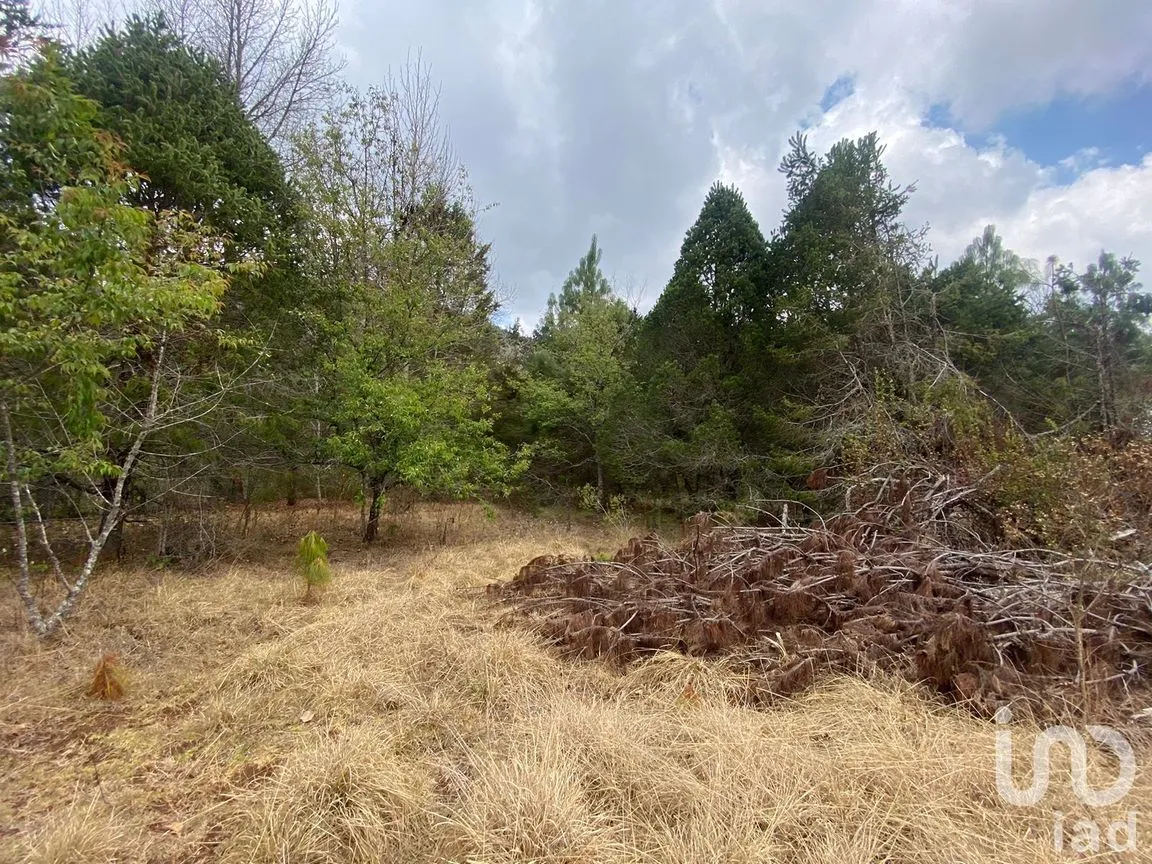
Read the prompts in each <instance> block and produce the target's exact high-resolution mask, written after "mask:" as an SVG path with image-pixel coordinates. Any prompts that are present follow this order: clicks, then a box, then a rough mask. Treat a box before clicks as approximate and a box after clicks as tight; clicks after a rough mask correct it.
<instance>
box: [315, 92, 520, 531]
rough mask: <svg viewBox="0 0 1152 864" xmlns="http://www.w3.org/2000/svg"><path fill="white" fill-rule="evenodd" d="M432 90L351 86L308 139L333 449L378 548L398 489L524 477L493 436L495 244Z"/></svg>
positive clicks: (446, 488) (327, 450) (326, 409)
mask: <svg viewBox="0 0 1152 864" xmlns="http://www.w3.org/2000/svg"><path fill="white" fill-rule="evenodd" d="M431 93H432V90H431V88H430V85H429V82H428V78H427V75H426V73H424V72H423V71H421V70H407V72H406V73H405V74H404V75H402V76H401V77H400V79H399V80H397V81H393V82H390V86H389V87H388V88H387V89H383V90H370V91H369V92H368V93H367V94H363V95H361V94H358V93H355V92H351V91H350V92H348V93H347V94H346V97H345V101H344V104H343V105H342V106H341V107H340V108H339V109H334V110H333V111H331V112H329V113H328V114H327V115H326V116H325V119H324V121H323V122H322V123H321V124H319V125H317V126H315V127H313V128H312V129H310V130H309V131H308V132H307V133H306V134H304V135H302V136H300V138H299V139H298V140H297V143H296V149H297V154H296V158H297V161H298V164H299V166H300V167H299V170H298V173H297V182H298V184H299V189H300V195H301V200H302V201H304V202H307V205H308V208H309V209H308V213H307V221H306V223H305V224H306V231H307V241H308V242H307V243H306V245H305V249H306V250H307V253H308V254H307V258H306V260H305V265H306V268H307V271H308V273H309V275H310V277H311V278H312V279H313V280H315V281H317V282H320V283H322V284H326V285H330V286H332V288H333V290H334V291H335V292H336V293H337V295H338V296H337V301H338V302H337V303H336V304H335V305H334V307H333V308H332V309H331V310H329V311H322V312H319V313H318V314H316V315H315V316H314V320H313V323H314V328H315V330H314V338H315V339H316V340H318V343H319V344H321V345H323V347H324V351H323V356H322V358H321V361H320V367H319V369H318V371H317V374H318V376H319V378H320V380H321V382H322V385H321V387H320V388H319V389H320V392H321V394H323V395H322V396H321V398H319V399H317V400H316V401H315V402H314V405H313V409H314V411H315V415H316V417H317V419H318V420H320V421H321V423H322V425H323V427H324V429H325V430H326V431H325V432H324V434H323V437H322V440H321V441H320V442H319V446H320V450H321V452H322V453H324V454H326V455H327V456H328V457H330V458H331V459H333V460H335V461H336V462H337V463H338V464H340V465H343V466H346V467H347V468H350V469H352V470H354V471H356V472H357V473H358V474H359V475H360V477H361V480H362V482H363V486H364V490H365V497H366V499H367V500H368V502H369V513H368V518H367V521H366V524H365V526H364V539H365V541H367V542H371V541H372V540H374V539H375V537H376V534H377V530H378V525H379V518H380V505H381V500H382V496H383V494H384V493H385V492H386V491H387V490H388V489H390V488H391V487H393V486H395V485H397V484H401V483H403V484H408V485H410V486H413V487H416V488H417V489H419V490H421V491H424V492H436V493H441V494H450V495H455V496H463V495H468V494H472V493H474V492H477V491H479V490H480V489H482V488H484V487H485V486H493V485H499V484H501V483H502V482H504V481H505V480H506V479H507V478H508V477H509V476H510V473H511V470H512V467H513V466H512V465H511V463H510V460H509V454H508V452H507V451H506V449H505V448H504V447H503V446H502V445H500V444H499V443H497V442H496V441H495V440H494V439H493V438H492V436H491V428H492V416H491V410H490V403H491V398H492V383H491V380H490V374H489V371H488V366H487V363H486V362H485V361H486V358H487V356H488V355H487V349H486V347H485V346H486V343H487V341H488V340H489V339H492V338H493V337H494V335H495V331H494V328H493V327H492V326H491V324H490V322H489V317H490V316H491V315H492V313H493V312H494V311H495V309H496V303H495V298H494V297H493V295H492V292H491V289H490V288H489V287H488V284H487V277H488V261H487V254H488V247H487V245H486V244H482V243H480V242H479V241H478V239H477V237H476V228H475V220H474V218H473V215H472V209H471V204H470V198H469V195H468V188H467V185H466V182H465V178H464V175H463V173H462V171H461V170H460V168H459V166H458V165H457V164H456V162H455V160H454V159H453V158H452V156H451V151H450V149H449V148H448V147H447V145H446V143H445V141H444V139H443V137H442V136H441V135H440V134H438V125H437V120H436V114H435V108H436V105H435V101H434V100H429V98H428V97H429V94H431ZM331 394H339V398H338V399H333V398H331Z"/></svg>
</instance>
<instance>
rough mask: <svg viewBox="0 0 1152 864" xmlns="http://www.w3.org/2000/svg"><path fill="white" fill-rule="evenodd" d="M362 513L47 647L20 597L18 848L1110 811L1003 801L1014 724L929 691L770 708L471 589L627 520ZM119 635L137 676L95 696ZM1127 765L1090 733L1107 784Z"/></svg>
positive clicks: (69, 857) (927, 821) (468, 846)
mask: <svg viewBox="0 0 1152 864" xmlns="http://www.w3.org/2000/svg"><path fill="white" fill-rule="evenodd" d="M353 519H354V517H353V516H352V515H350V514H339V513H324V514H321V515H320V516H316V515H315V514H314V513H312V512H311V511H310V510H308V509H307V508H300V510H299V512H298V513H297V514H296V515H294V516H291V517H288V516H283V517H281V519H280V521H279V522H274V521H273V520H266V521H265V526H266V529H268V530H270V531H271V528H272V526H275V530H274V531H271V534H270V535H269V540H268V546H267V548H265V549H263V550H261V551H260V556H258V557H260V558H261V559H262V563H261V562H259V561H257V562H255V563H254V562H246V563H239V564H236V565H235V566H232V567H223V568H221V569H219V570H218V571H214V572H210V573H207V574H203V575H198V576H188V575H184V574H176V573H156V572H150V571H147V570H144V569H139V570H132V569H125V570H120V571H110V572H107V573H105V574H104V575H103V576H102V577H101V579H100V580H99V582H98V583H97V584H96V585H95V586H94V589H93V593H92V595H91V597H89V598H88V600H89V601H90V602H89V603H88V605H87V606H86V608H85V610H84V611H83V612H82V613H81V615H80V616H79V617H78V618H77V619H76V621H75V622H74V623H73V624H72V625H71V626H70V628H69V630H68V632H67V633H66V634H65V635H64V636H63V638H62V639H60V640H59V641H58V642H55V643H52V644H49V645H46V646H43V645H39V644H37V643H36V642H34V641H33V640H31V639H30V638H28V637H26V636H24V635H23V633H22V632H21V630H20V629H19V627H17V626H16V618H15V614H14V613H10V614H5V617H4V620H3V628H4V629H3V631H2V634H0V638H2V639H3V650H4V652H5V658H6V662H5V668H6V674H5V676H4V679H3V682H2V684H0V687H2V688H3V689H2V700H3V702H2V707H0V740H2V743H3V751H2V753H3V755H2V757H0V860H3V861H32V862H41V864H47V862H58V864H95V862H118V861H125V862H127V861H148V862H201V861H203V862H208V861H221V862H284V864H287V862H300V864H313V862H315V864H319V862H363V864H368V862H372V864H376V862H382V861H398V862H409V861H411V862H423V861H429V862H430V861H457V862H513V861H518V862H529V861H537V862H572V864H575V862H589V861H595V862H668V864H672V862H720V861H725V862H727V861H735V862H739V861H749V862H751V861H763V862H835V864H853V862H879V861H889V862H941V864H943V862H948V864H953V862H959V861H964V862H969V864H984V862H986V864H993V862H995V864H1004V862H1055V861H1059V860H1066V859H1065V858H1063V857H1061V856H1060V855H1058V854H1057V853H1056V852H1055V851H1054V850H1053V849H1052V841H1051V832H1052V811H1053V810H1057V809H1059V810H1062V811H1064V812H1065V813H1066V814H1068V816H1067V819H1068V820H1069V821H1072V820H1074V819H1075V818H1079V816H1080V815H1085V814H1086V811H1085V809H1084V808H1083V807H1082V806H1081V805H1080V804H1078V803H1077V802H1076V800H1075V798H1074V796H1073V794H1072V790H1071V789H1070V788H1069V785H1068V783H1067V782H1066V781H1065V780H1062V779H1060V778H1064V777H1067V771H1066V770H1065V771H1062V769H1061V765H1060V764H1056V765H1054V766H1053V767H1054V771H1053V775H1054V777H1055V778H1056V782H1055V783H1054V784H1053V788H1052V790H1051V792H1050V796H1049V798H1048V799H1046V800H1045V802H1044V805H1043V806H1042V807H1037V808H1030V809H1016V808H1012V807H1010V806H1008V805H1006V804H1005V803H1003V802H1002V801H1001V800H1000V799H999V797H998V795H997V791H996V782H995V774H994V741H995V727H994V726H993V725H992V724H991V723H989V722H988V721H986V720H983V719H979V718H976V717H973V716H971V714H970V713H967V712H964V711H961V710H957V709H955V708H953V707H949V706H947V705H944V704H942V703H940V702H937V701H931V700H930V699H929V698H928V697H927V696H926V695H925V694H924V693H922V692H921V691H920V690H918V689H916V688H915V687H914V686H912V685H910V684H907V683H905V682H899V681H897V679H895V678H891V679H883V678H878V679H876V680H872V681H866V680H863V679H860V678H856V677H852V678H849V677H828V678H825V679H822V680H820V681H819V682H818V683H817V685H816V686H815V687H814V688H813V689H811V690H809V691H807V692H805V693H803V694H801V695H797V696H795V697H793V698H790V699H785V700H781V701H779V702H778V703H777V704H774V705H773V706H771V707H768V708H757V707H753V706H750V705H748V704H746V700H744V699H743V697H742V694H744V693H746V692H747V687H748V682H747V680H746V676H747V671H746V670H745V669H744V668H742V667H741V666H740V665H738V664H735V663H730V662H727V661H725V660H724V659H723V658H720V659H704V658H699V657H691V656H686V655H683V654H679V653H675V652H656V653H654V654H651V655H650V656H647V657H644V658H641V659H639V660H638V661H637V662H634V663H631V664H628V665H626V666H614V665H610V664H608V663H605V662H602V661H598V660H570V659H565V658H564V657H562V656H561V655H560V654H559V653H558V652H557V651H556V650H555V649H553V648H551V647H550V646H549V645H548V644H547V643H546V642H545V641H544V639H543V638H542V637H540V636H539V635H536V634H535V633H533V632H531V631H530V630H528V629H525V628H522V627H519V626H511V627H508V626H502V625H501V624H500V623H499V617H500V616H499V613H498V611H495V610H493V609H492V608H491V605H490V603H489V601H488V599H487V598H486V597H485V596H484V595H483V593H482V592H479V591H477V590H475V589H477V588H479V587H480V586H483V585H485V584H488V583H490V582H492V581H494V580H497V579H507V578H509V577H511V576H512V575H514V574H515V573H516V572H517V570H518V569H519V567H520V566H521V565H522V564H523V563H524V562H525V561H528V560H530V559H532V558H534V557H535V556H537V555H539V554H540V553H541V552H548V553H551V554H556V555H560V554H568V555H581V556H599V557H604V556H605V554H606V553H610V552H611V551H612V550H614V549H616V548H618V547H620V546H622V545H623V544H624V542H625V541H626V540H627V538H628V536H629V534H630V533H632V532H627V531H619V532H615V531H608V530H605V529H602V528H598V527H595V526H589V525H580V524H577V525H573V526H567V525H565V524H562V523H557V522H550V521H546V520H533V519H529V518H527V517H523V516H518V515H516V514H512V513H508V512H503V511H501V512H499V513H498V514H497V515H496V517H495V519H489V518H487V517H486V516H485V515H484V513H483V511H481V510H480V509H479V508H464V507H457V508H443V507H434V506H428V507H422V508H420V509H418V510H417V511H416V512H414V513H413V514H412V515H410V516H407V517H405V518H404V520H403V521H402V524H401V525H400V528H399V530H398V531H397V533H396V535H395V536H394V537H393V538H392V540H391V542H390V545H389V546H388V547H387V548H385V549H383V550H381V551H377V552H374V553H371V555H367V554H365V553H363V552H360V551H358V550H356V549H355V547H354V546H353V545H352V544H350V543H347V542H345V541H343V540H341V538H342V537H345V536H346V535H350V534H351V524H350V522H351V521H352V520H353ZM450 519H451V520H454V521H451V522H449V521H448V520H450ZM446 526H450V527H446ZM310 528H316V529H317V530H319V531H320V532H321V533H323V534H325V536H326V537H328V539H329V540H330V541H333V553H332V556H331V560H332V565H333V569H334V572H335V576H334V578H333V581H332V584H331V586H330V587H329V588H328V590H327V593H326V594H325V596H324V597H323V600H322V601H321V602H320V603H318V604H303V603H301V602H300V599H299V598H300V594H301V593H302V588H301V586H300V585H299V584H295V583H293V582H292V581H291V577H290V575H289V574H290V573H291V552H292V545H291V544H292V541H294V540H295V539H296V538H298V537H299V536H300V535H301V534H303V533H304V532H305V531H307V530H308V529H310ZM281 534H282V535H283V536H280V535H281ZM441 540H445V541H446V542H445V543H443V544H441ZM274 550H279V551H278V553H275V554H274ZM10 599H11V598H6V601H5V602H8V600H10ZM5 608H6V609H7V608H8V607H5ZM105 653H114V654H116V655H117V657H118V658H119V664H120V667H121V668H122V670H123V677H124V686H125V690H126V692H125V695H124V698H123V699H120V700H111V701H105V700H100V699H96V698H93V697H90V696H88V695H86V692H85V691H86V690H87V688H88V687H89V685H90V683H91V678H92V670H93V667H94V666H95V664H96V662H97V661H98V660H99V658H100V657H101V656H103V655H104V654H105ZM1017 734H1018V740H1020V741H1021V742H1024V741H1026V740H1028V734H1029V733H1028V730H1027V729H1026V728H1021V729H1019V730H1017ZM1018 749H1019V750H1025V749H1027V748H1025V747H1023V746H1021V747H1019V748H1018ZM1146 755H1147V754H1146V752H1145V751H1143V750H1141V751H1140V753H1139V760H1140V765H1141V766H1142V768H1143V766H1145V765H1146V764H1147V758H1146ZM1057 762H1058V763H1059V760H1057ZM1112 768H1113V766H1112V765H1110V764H1108V762H1107V760H1106V759H1105V758H1104V757H1103V755H1101V754H1095V755H1094V757H1093V769H1094V779H1096V781H1097V783H1098V785H1106V783H1107V781H1108V778H1109V777H1110V776H1112V773H1113V772H1112ZM1132 808H1136V809H1140V810H1141V812H1142V813H1144V814H1146V818H1152V784H1150V781H1149V778H1148V776H1147V774H1146V772H1144V771H1143V770H1142V771H1141V773H1140V774H1139V776H1138V778H1137V785H1136V788H1135V789H1134V790H1133V791H1132V792H1131V793H1130V795H1129V797H1128V798H1127V799H1125V801H1124V802H1122V804H1121V805H1117V807H1116V808H1114V809H1115V810H1116V811H1117V813H1116V814H1113V813H1112V812H1111V811H1108V812H1107V813H1105V814H1099V813H1093V814H1090V815H1092V816H1094V817H1095V818H1097V819H1098V820H1102V819H1103V818H1104V817H1105V816H1108V817H1113V816H1118V815H1119V811H1121V810H1128V809H1132ZM1141 827H1142V830H1143V831H1144V834H1143V836H1142V837H1141V843H1142V844H1143V847H1144V848H1145V849H1149V848H1152V836H1149V834H1148V832H1147V826H1145V825H1143V824H1142V825H1141ZM1101 860H1104V859H1101ZM1118 860H1120V859H1118ZM1128 860H1136V859H1132V858H1129V859H1128Z"/></svg>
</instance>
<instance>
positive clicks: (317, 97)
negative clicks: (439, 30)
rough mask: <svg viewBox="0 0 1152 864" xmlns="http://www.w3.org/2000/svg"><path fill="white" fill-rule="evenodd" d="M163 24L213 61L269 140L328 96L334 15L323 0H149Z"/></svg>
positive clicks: (335, 66) (337, 64) (334, 63)
mask: <svg viewBox="0 0 1152 864" xmlns="http://www.w3.org/2000/svg"><path fill="white" fill-rule="evenodd" d="M150 2H152V3H153V4H154V7H155V9H156V10H157V11H160V12H162V13H163V14H164V18H165V20H166V21H167V22H168V23H169V25H170V26H171V27H172V28H173V29H174V30H175V31H176V32H177V33H178V34H180V36H182V37H183V38H184V39H186V40H187V41H188V42H189V43H190V44H192V45H195V46H197V47H199V48H201V49H203V50H204V51H206V52H207V53H208V54H209V55H210V56H212V57H214V58H216V60H217V61H219V63H220V65H221V67H222V68H223V70H224V73H225V75H227V77H228V80H229V81H231V82H232V85H233V86H234V87H235V88H236V92H237V93H238V94H239V96H240V101H241V102H242V103H243V105H244V108H245V110H246V111H247V113H248V117H249V118H250V119H251V120H252V121H253V122H254V123H255V124H256V125H257V126H259V127H260V129H261V130H262V131H263V132H264V134H265V135H267V136H268V138H269V140H271V141H273V142H277V143H287V139H288V136H289V135H290V134H291V133H292V132H294V131H296V130H298V129H299V128H300V127H301V126H303V125H304V124H306V123H307V122H308V121H309V120H310V119H311V118H313V117H314V116H315V115H316V113H317V112H318V111H320V110H321V109H323V107H324V106H325V105H326V104H327V103H328V100H329V99H330V98H331V96H332V95H333V94H334V92H335V90H336V86H337V83H338V76H339V74H340V71H341V69H343V67H344V63H343V61H342V60H339V59H337V58H336V57H334V56H333V50H334V46H335V37H336V27H337V25H338V24H339V19H338V17H337V13H336V4H335V3H334V2H330V0H150Z"/></svg>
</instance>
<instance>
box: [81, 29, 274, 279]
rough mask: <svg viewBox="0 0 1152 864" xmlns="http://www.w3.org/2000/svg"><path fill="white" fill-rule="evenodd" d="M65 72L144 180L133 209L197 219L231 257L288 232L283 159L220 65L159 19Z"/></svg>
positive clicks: (121, 34) (110, 34)
mask: <svg viewBox="0 0 1152 864" xmlns="http://www.w3.org/2000/svg"><path fill="white" fill-rule="evenodd" d="M68 72H69V74H70V75H71V77H72V78H73V79H74V80H75V81H76V84H77V87H78V88H79V91H80V93H81V94H82V95H84V96H86V97H88V98H89V99H92V100H94V101H95V102H96V103H98V104H99V105H100V114H99V118H98V121H97V122H98V123H99V124H100V125H101V126H103V127H104V128H105V129H108V130H109V131H110V132H112V133H114V134H115V135H116V136H117V137H118V138H120V139H121V140H122V141H123V142H124V143H125V145H126V146H125V156H126V158H127V160H128V162H129V163H130V164H131V166H132V167H133V168H134V169H135V170H136V171H137V172H139V173H140V174H142V175H143V179H142V181H141V183H140V184H139V187H138V189H137V190H136V192H135V194H136V195H137V202H136V203H138V204H140V205H142V206H147V207H150V208H152V209H154V210H161V209H165V208H179V209H183V210H187V211H189V212H191V213H194V214H195V215H196V216H198V217H200V218H202V219H203V220H204V221H205V222H206V223H207V224H209V225H211V226H212V227H213V228H214V229H215V230H216V231H218V232H220V233H223V234H226V235H227V236H228V237H229V238H230V240H231V250H232V255H233V257H237V258H238V257H242V256H243V255H244V254H245V253H246V252H250V251H251V250H253V249H263V248H264V247H265V246H267V245H268V236H269V234H270V233H271V234H272V235H273V237H276V236H277V235H279V234H280V233H281V232H280V231H279V228H280V226H281V224H282V223H284V222H285V221H287V222H288V223H289V225H290V223H291V220H292V216H293V201H292V199H291V196H290V194H289V188H288V184H287V181H286V179H285V176H284V167H283V165H282V164H281V162H280V158H279V156H278V155H277V154H276V152H275V151H274V150H273V149H272V147H271V146H269V144H268V142H267V141H266V140H265V138H264V136H263V135H262V134H261V133H260V130H259V129H257V128H256V126H254V125H253V123H252V122H251V121H250V120H249V119H248V118H247V117H246V116H245V115H244V111H243V108H242V106H241V105H240V103H239V102H238V101H237V98H236V92H235V89H234V87H233V86H232V85H231V84H230V83H229V81H228V79H227V76H226V75H225V73H224V71H223V69H222V68H221V67H220V65H219V64H218V63H217V62H216V61H215V60H214V59H213V58H211V57H210V56H208V55H206V54H205V53H203V52H202V51H199V50H197V49H195V48H192V47H190V46H189V45H187V44H186V43H184V42H183V41H182V40H181V39H180V37H179V36H178V35H177V34H176V33H174V32H173V31H172V30H171V29H169V28H168V27H167V25H165V24H164V23H163V22H162V21H161V20H160V19H158V18H150V19H141V18H136V17H133V18H129V19H128V21H127V22H126V23H125V25H124V29H123V30H118V31H115V30H109V31H107V32H105V34H104V35H103V36H102V38H100V39H99V40H98V41H96V42H95V43H93V44H92V45H90V46H88V47H86V48H84V49H82V50H80V51H79V52H77V53H76V54H75V55H74V57H73V58H72V60H71V61H70V63H69V66H68ZM246 299H248V300H251V299H254V298H251V297H249V298H246Z"/></svg>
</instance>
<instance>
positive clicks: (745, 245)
mask: <svg viewBox="0 0 1152 864" xmlns="http://www.w3.org/2000/svg"><path fill="white" fill-rule="evenodd" d="M689 286H692V287H697V288H699V289H700V290H701V291H702V292H703V298H704V299H706V300H707V303H708V305H709V307H710V308H711V309H712V311H713V312H715V313H716V314H717V315H718V316H719V317H720V319H721V321H723V322H724V323H725V324H727V325H733V324H741V323H747V322H749V321H752V320H755V319H757V318H758V317H759V316H760V315H762V314H763V313H764V312H766V311H768V310H769V309H770V308H771V305H772V304H771V279H770V274H769V270H768V248H767V245H766V244H765V241H764V235H763V234H762V233H761V232H760V226H759V225H757V224H756V220H755V219H754V218H753V217H752V213H751V211H749V209H748V205H747V204H746V203H745V201H744V196H743V195H741V194H740V191H739V190H738V189H736V188H735V187H733V186H725V185H724V184H723V183H715V184H713V186H712V188H711V189H709V190H708V196H707V197H706V198H705V199H704V206H703V207H702V208H701V210H700V215H699V216H698V217H697V218H696V223H695V224H694V225H693V226H692V227H691V228H690V229H688V233H687V235H685V237H684V243H683V244H682V245H681V247H680V259H679V260H678V261H677V262H676V269H675V271H674V272H673V275H672V281H671V283H670V284H669V286H668V291H674V290H685V289H687V288H689Z"/></svg>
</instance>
